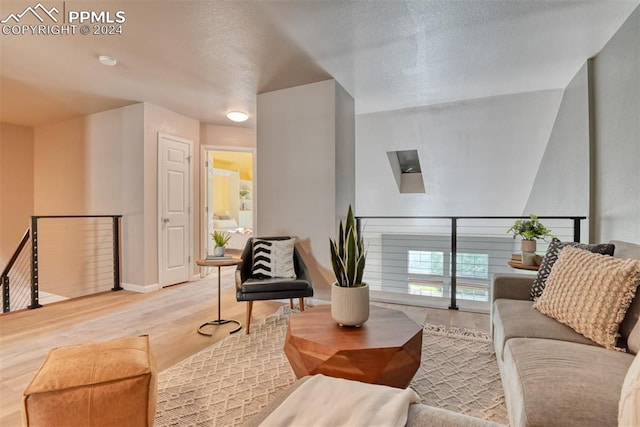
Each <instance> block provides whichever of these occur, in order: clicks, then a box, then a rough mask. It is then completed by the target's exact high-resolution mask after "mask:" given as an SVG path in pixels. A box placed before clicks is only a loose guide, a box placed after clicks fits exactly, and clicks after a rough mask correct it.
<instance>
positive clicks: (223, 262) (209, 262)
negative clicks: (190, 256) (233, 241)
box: [196, 258, 242, 337]
mask: <svg viewBox="0 0 640 427" xmlns="http://www.w3.org/2000/svg"><path fill="white" fill-rule="evenodd" d="M240 263H242V259H240V258H231V259H220V260H217V259H199V260H197V261H196V264H198V265H199V266H200V267H218V318H217V319H216V320H211V321H210V322H207V323H203V324H202V325H200V327H199V328H198V333H199V334H201V335H205V336H207V337H210V336H212V335H213V334H210V333H207V332H204V331H202V328H203V327H205V326H220V325H226V324H227V323H236V324H237V325H238V327H237V328H236V329H234V330H232V331H231V332H229V334H235V333H236V332H238V331H239V330H240V329H242V324H241V323H240V322H238V321H237V320H233V319H222V318H221V315H220V299H221V298H220V269H221V268H222V267H231V266H235V265H238V264H240Z"/></svg>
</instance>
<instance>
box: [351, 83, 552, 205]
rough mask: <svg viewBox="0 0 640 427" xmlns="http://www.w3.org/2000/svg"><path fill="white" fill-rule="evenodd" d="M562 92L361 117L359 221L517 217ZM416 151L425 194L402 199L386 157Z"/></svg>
mask: <svg viewBox="0 0 640 427" xmlns="http://www.w3.org/2000/svg"><path fill="white" fill-rule="evenodd" d="M561 96H562V91H561V90H551V91H543V92H531V93H522V94H514V95H505V96H498V97H491V98H483V99H477V100H471V101H464V102H456V103H450V104H442V105H435V106H426V107H421V108H415V109H407V110H398V111H389V112H382V113H373V114H364V115H359V116H357V117H356V191H357V196H356V204H357V215H359V216H368V215H389V216H410V215H416V216H419V215H447V216H448V215H520V214H521V213H522V211H523V209H524V207H525V204H526V202H527V199H528V196H529V191H530V189H531V186H532V184H533V181H534V179H535V175H536V171H537V168H538V165H539V163H540V160H541V158H542V155H543V153H544V150H545V146H546V143H547V141H548V139H549V135H550V133H551V128H552V125H553V121H554V118H555V116H556V113H557V111H558V106H559V103H560V99H561ZM411 149H417V150H418V153H419V156H420V163H421V166H422V175H423V176H424V180H425V189H426V193H425V194H400V192H399V190H398V186H397V185H396V182H395V179H394V177H393V172H392V170H391V166H390V165H389V160H388V158H387V151H392V150H411Z"/></svg>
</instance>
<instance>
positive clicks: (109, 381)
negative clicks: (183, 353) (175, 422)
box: [22, 335, 157, 427]
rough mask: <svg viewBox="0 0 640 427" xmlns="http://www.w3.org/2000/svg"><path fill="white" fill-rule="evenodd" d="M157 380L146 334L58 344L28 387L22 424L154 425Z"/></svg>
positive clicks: (145, 426)
mask: <svg viewBox="0 0 640 427" xmlns="http://www.w3.org/2000/svg"><path fill="white" fill-rule="evenodd" d="M156 380H157V374H156V368H155V363H154V361H153V357H152V355H151V351H150V348H149V337H148V336H146V335H144V336H140V337H126V338H118V339H115V340H111V341H106V342H100V343H91V344H83V345H77V346H72V347H62V348H56V349H53V350H51V351H50V352H49V355H48V356H47V358H46V360H45V361H44V363H43V364H42V367H41V368H40V370H39V371H38V373H37V374H36V376H35V377H34V378H33V380H31V383H30V384H29V385H28V386H27V388H26V390H25V391H24V397H23V411H22V415H23V424H24V425H26V426H47V427H55V426H91V427H102V426H105V427H106V426H118V427H134V426H135V427H142V426H144V427H151V426H153V420H154V416H155V412H156V393H157V382H156Z"/></svg>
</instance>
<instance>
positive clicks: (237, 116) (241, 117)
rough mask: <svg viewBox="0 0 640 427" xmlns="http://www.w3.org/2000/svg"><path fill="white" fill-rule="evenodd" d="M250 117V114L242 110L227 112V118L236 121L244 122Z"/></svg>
mask: <svg viewBox="0 0 640 427" xmlns="http://www.w3.org/2000/svg"><path fill="white" fill-rule="evenodd" d="M248 118H249V115H248V114H247V113H243V112H241V111H229V112H228V113H227V119H229V120H233V121H234V122H244V121H245V120H247V119H248Z"/></svg>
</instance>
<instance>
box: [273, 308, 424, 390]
mask: <svg viewBox="0 0 640 427" xmlns="http://www.w3.org/2000/svg"><path fill="white" fill-rule="evenodd" d="M284 352H285V354H286V355H287V358H288V359H289V363H290V364H291V367H292V368H293V372H295V374H296V376H297V377H298V378H301V377H303V376H305V375H314V374H324V375H328V376H331V377H338V378H347V379H350V380H356V381H362V382H366V383H371V384H385V385H389V386H392V387H401V388H404V387H407V386H408V385H409V382H410V381H411V379H412V378H413V376H414V375H415V373H416V371H417V370H418V367H419V366H420V356H421V353H422V328H421V327H420V326H419V325H418V324H417V323H415V322H414V321H413V320H411V319H409V318H408V317H407V315H406V314H404V313H403V312H401V311H397V310H389V309H386V308H381V307H375V306H372V307H371V314H370V316H369V320H368V321H367V322H366V323H365V324H364V325H362V327H360V328H349V327H340V326H338V324H337V323H336V322H335V321H334V320H333V319H332V318H331V306H328V305H326V306H320V307H315V308H311V309H308V310H306V311H304V312H300V313H296V314H294V315H292V316H291V318H290V319H289V325H288V327H287V336H286V339H285V343H284Z"/></svg>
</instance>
